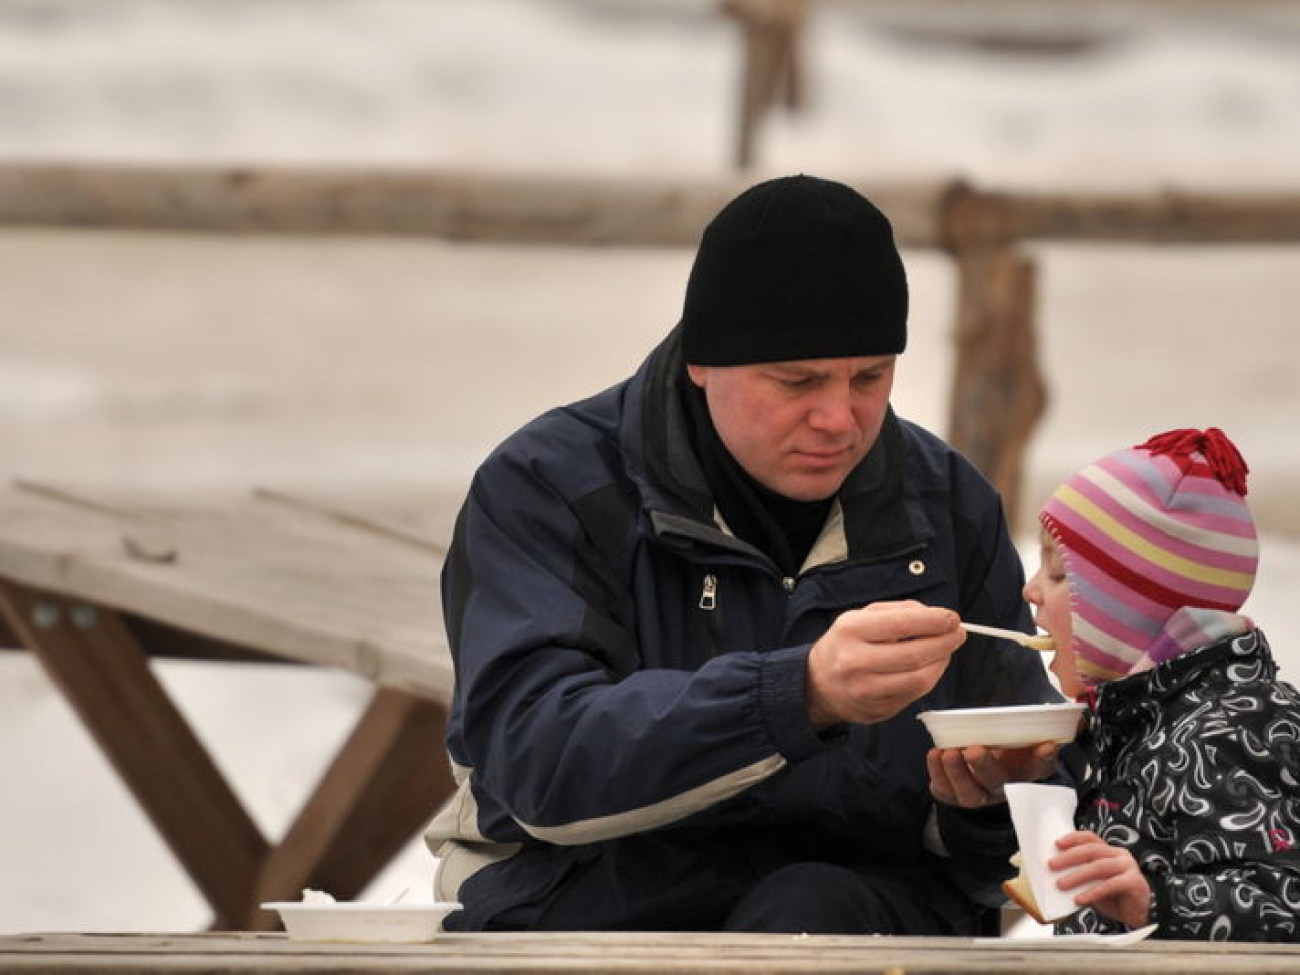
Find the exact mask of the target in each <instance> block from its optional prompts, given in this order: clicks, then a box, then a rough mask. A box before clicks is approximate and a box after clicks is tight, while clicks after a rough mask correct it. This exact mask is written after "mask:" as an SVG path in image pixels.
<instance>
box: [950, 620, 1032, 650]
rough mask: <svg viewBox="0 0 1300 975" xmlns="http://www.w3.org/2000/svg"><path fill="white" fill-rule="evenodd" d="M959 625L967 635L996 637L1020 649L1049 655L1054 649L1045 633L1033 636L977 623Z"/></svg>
mask: <svg viewBox="0 0 1300 975" xmlns="http://www.w3.org/2000/svg"><path fill="white" fill-rule="evenodd" d="M961 625H962V628H963V629H964V630H966V631H967V632H968V633H979V634H982V635H983V636H996V637H1000V638H1001V639H1003V640H1011V641H1012V642H1014V643H1019V644H1020V645H1021V646H1022V647H1028V648H1029V649H1030V650H1038V651H1039V652H1041V653H1050V652H1051V651H1053V650H1055V649H1056V645H1055V644H1054V643H1053V642H1052V638H1051V637H1050V636H1048V635H1047V634H1046V633H1041V634H1039V635H1037V636H1033V635H1031V634H1029V633H1021V632H1020V631H1019V630H1004V629H1002V628H1001V627H997V626H983V625H981V624H979V623H966V622H964V621H963V623H962V624H961Z"/></svg>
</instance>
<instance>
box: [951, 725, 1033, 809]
mask: <svg viewBox="0 0 1300 975" xmlns="http://www.w3.org/2000/svg"><path fill="white" fill-rule="evenodd" d="M1057 751H1059V746H1058V745H1057V744H1056V743H1055V742H1051V741H1045V742H1041V743H1039V744H1037V745H1031V746H1029V747H1027V748H985V747H984V746H983V745H971V746H970V747H968V748H931V749H930V751H929V752H928V753H927V754H926V756H925V764H926V767H927V769H928V770H929V772H930V794H931V795H932V796H934V797H935V798H936V799H937V800H939V801H940V802H945V803H947V804H948V805H950V806H961V807H962V808H963V809H980V808H982V807H984V806H991V805H993V804H995V803H999V802H1006V800H1007V794H1006V792H1005V791H1004V790H1003V786H1005V785H1006V784H1007V783H1008V782H1033V781H1036V780H1038V779H1043V778H1046V777H1047V776H1048V775H1050V774H1051V772H1052V769H1053V768H1054V767H1055V765H1056V753H1057Z"/></svg>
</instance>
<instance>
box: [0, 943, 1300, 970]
mask: <svg viewBox="0 0 1300 975" xmlns="http://www.w3.org/2000/svg"><path fill="white" fill-rule="evenodd" d="M0 970H2V971H4V972H6V973H9V975H31V973H37V972H39V973H43V975H55V973H61V972H78V973H84V972H119V973H140V975H200V973H210V975H218V973H220V975H239V973H245V972H250V973H251V972H259V973H265V972H272V973H293V975H312V973H330V975H344V973H355V975H360V973H363V972H364V973H372V975H383V973H386V972H428V973H440V975H451V973H466V975H468V973H474V975H482V973H484V972H495V973H501V975H596V973H601V975H604V973H610V972H612V973H642V975H650V973H662V975H701V973H709V975H755V973H762V975H808V973H842V975H848V973H863V975H866V973H872V975H904V973H906V975H995V973H998V975H1001V973H1025V975H1028V973H1032V975H1098V973H1101V972H1105V973H1107V975H1125V973H1142V975H1227V973H1232V975H1256V973H1260V975H1262V973H1278V972H1295V971H1297V970H1300V945H1290V944H1260V945H1248V944H1221V943H1214V944H1208V943H1202V942H1190V941H1166V942H1159V941H1145V942H1143V943H1142V944H1139V945H1134V946H1132V947H1128V948H1115V947H1097V946H1087V945H1078V944H1056V945H1045V944H1042V943H1041V942H1034V943H1026V942H1020V941H1015V940H1001V941H977V940H974V939H970V938H885V937H871V936H858V937H851V936H840V935H779V934H698V933H692V934H678V933H657V934H656V933H651V934H645V933H626V934H613V933H576V934H559V933H551V934H446V935H442V936H440V937H438V938H437V939H436V940H435V941H433V942H431V943H429V944H418V945H387V944H380V945H360V944H346V945H345V944H326V943H306V942H292V941H289V940H288V939H287V938H285V937H284V936H283V935H274V934H187V935H171V934H122V935H91V934H43V935H14V936H6V937H0Z"/></svg>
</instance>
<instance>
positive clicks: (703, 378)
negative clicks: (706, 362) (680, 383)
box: [686, 362, 709, 389]
mask: <svg viewBox="0 0 1300 975" xmlns="http://www.w3.org/2000/svg"><path fill="white" fill-rule="evenodd" d="M686 375H688V376H690V377H691V382H693V383H695V385H696V386H699V387H700V389H704V388H705V387H706V386H708V384H709V367H708V366H694V365H691V364H690V363H689V362H688V363H686Z"/></svg>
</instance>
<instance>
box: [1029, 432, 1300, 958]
mask: <svg viewBox="0 0 1300 975" xmlns="http://www.w3.org/2000/svg"><path fill="white" fill-rule="evenodd" d="M1246 473H1247V468H1246V464H1245V462H1244V461H1243V460H1242V458H1241V455H1240V454H1239V453H1238V452H1237V449H1236V447H1234V446H1233V444H1232V443H1231V441H1229V440H1228V438H1227V437H1226V436H1225V435H1224V434H1223V432H1222V431H1221V430H1218V429H1215V428H1210V429H1208V430H1205V431H1200V430H1174V431H1170V432H1168V433H1164V434H1160V435H1158V436H1155V437H1152V438H1151V439H1150V440H1148V441H1147V442H1146V443H1144V444H1142V445H1141V446H1138V447H1134V448H1131V449H1127V450H1120V451H1117V452H1115V453H1113V454H1110V455H1109V456H1107V457H1104V458H1102V459H1101V460H1099V461H1098V462H1096V463H1095V464H1093V465H1091V466H1089V467H1086V468H1084V469H1083V470H1082V471H1080V472H1079V473H1077V474H1075V475H1074V476H1073V477H1071V478H1070V479H1069V480H1068V481H1066V482H1065V483H1064V484H1063V485H1061V487H1060V488H1058V489H1057V491H1056V493H1055V494H1053V495H1052V497H1051V499H1050V500H1049V501H1048V502H1047V504H1046V505H1045V506H1044V508H1043V510H1042V512H1041V514H1040V516H1039V518H1040V521H1041V524H1042V532H1041V546H1042V564H1041V566H1040V568H1039V570H1038V572H1037V574H1036V575H1034V577H1033V578H1032V579H1030V581H1029V583H1028V584H1027V585H1026V586H1025V598H1026V599H1028V600H1029V602H1030V603H1032V604H1033V606H1034V608H1035V610H1036V612H1035V618H1036V620H1037V622H1038V625H1039V626H1041V627H1042V628H1043V629H1045V630H1047V631H1048V632H1049V633H1050V634H1051V635H1052V637H1053V639H1054V640H1055V643H1056V648H1057V649H1056V654H1055V658H1054V659H1053V661H1052V664H1051V670H1052V672H1053V673H1055V674H1056V676H1057V678H1058V680H1059V682H1060V685H1061V689H1062V690H1063V691H1064V692H1065V693H1066V694H1067V695H1073V696H1076V697H1078V699H1079V700H1083V701H1086V702H1087V703H1089V704H1090V705H1091V706H1090V709H1089V711H1088V716H1087V724H1086V727H1085V728H1084V729H1083V730H1082V731H1081V733H1080V735H1079V739H1078V745H1079V748H1080V750H1081V752H1082V756H1083V758H1084V759H1085V761H1086V767H1085V768H1084V770H1083V773H1082V777H1081V779H1080V781H1079V784H1078V791H1079V807H1078V811H1077V813H1076V815H1075V823H1076V825H1077V826H1078V828H1079V832H1075V833H1071V834H1070V835H1068V836H1066V837H1064V838H1063V839H1061V840H1060V841H1058V844H1057V845H1058V848H1059V853H1058V855H1057V856H1056V857H1055V858H1054V859H1053V860H1052V861H1050V866H1051V867H1052V869H1053V870H1056V871H1061V872H1062V875H1061V877H1060V880H1059V885H1060V887H1061V888H1062V889H1063V890H1073V889H1075V888H1077V887H1080V886H1082V885H1083V884H1085V883H1086V882H1088V881H1090V880H1100V883H1098V884H1097V885H1096V886H1094V887H1092V888H1090V889H1089V890H1086V891H1083V892H1081V893H1080V894H1078V895H1077V897H1076V900H1075V902H1076V903H1077V904H1079V905H1080V906H1081V907H1082V908H1083V909H1082V910H1080V911H1079V912H1078V913H1076V914H1074V915H1072V916H1070V917H1069V918H1067V919H1065V920H1063V921H1061V922H1058V924H1057V927H1056V930H1057V931H1058V933H1082V932H1094V931H1095V932H1111V931H1122V930H1124V929H1125V928H1126V927H1130V928H1131V927H1138V926H1141V925H1145V924H1148V923H1156V924H1158V925H1159V930H1158V931H1157V933H1156V935H1155V936H1156V937H1163V938H1181V939H1204V940H1234V941H1294V940H1296V939H1297V938H1300V850H1298V849H1297V846H1298V845H1300V694H1298V693H1297V691H1296V690H1295V689H1294V688H1293V687H1291V686H1290V685H1288V684H1285V683H1282V682H1280V681H1278V680H1277V679H1276V675H1277V667H1276V665H1275V664H1274V662H1273V658H1272V655H1271V653H1270V651H1269V647H1268V643H1267V641H1266V640H1265V639H1264V635H1263V633H1261V632H1260V631H1259V630H1257V629H1256V628H1255V626H1254V624H1253V623H1252V622H1251V621H1250V620H1249V619H1247V618H1246V617H1244V616H1241V615H1239V614H1238V612H1237V611H1238V610H1239V609H1240V608H1241V606H1242V604H1243V603H1244V602H1245V600H1246V596H1247V595H1248V594H1249V593H1250V590H1251V586H1252V585H1253V584H1254V579H1255V570H1256V565H1257V560H1258V541H1257V539H1256V534H1255V525H1254V521H1253V519H1252V518H1251V515H1250V512H1249V510H1248V509H1247V507H1246V503H1245V500H1244V498H1245V494H1246Z"/></svg>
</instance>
